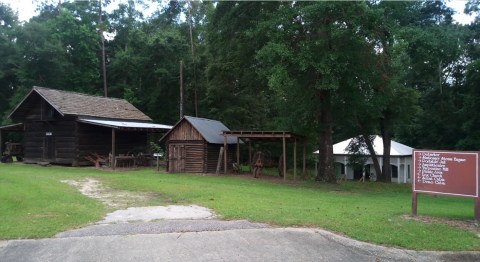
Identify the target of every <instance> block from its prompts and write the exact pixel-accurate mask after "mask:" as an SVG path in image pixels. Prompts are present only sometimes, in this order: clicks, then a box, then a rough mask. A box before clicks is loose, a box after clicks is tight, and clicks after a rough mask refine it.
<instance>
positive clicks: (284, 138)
mask: <svg viewBox="0 0 480 262" xmlns="http://www.w3.org/2000/svg"><path fill="white" fill-rule="evenodd" d="M223 137H224V147H223V148H225V150H226V149H227V139H228V137H236V138H237V163H240V139H242V140H244V141H248V151H249V154H248V155H249V163H251V162H252V160H251V156H252V153H251V152H252V145H251V141H279V142H281V143H282V149H283V150H282V151H283V154H282V163H283V165H282V167H283V170H282V173H283V180H284V181H285V180H286V177H287V176H286V174H287V149H286V147H287V145H286V144H287V142H289V143H293V163H294V166H293V177H294V179H296V177H297V144H298V143H302V144H303V165H302V175H305V170H306V162H305V161H306V145H307V139H306V138H305V137H304V136H301V135H298V134H295V133H292V132H287V131H244V130H238V131H223ZM223 156H224V161H223V163H224V165H225V168H224V170H227V159H226V158H227V152H224V154H223ZM225 173H226V171H225Z"/></svg>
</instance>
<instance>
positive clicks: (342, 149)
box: [314, 136, 413, 156]
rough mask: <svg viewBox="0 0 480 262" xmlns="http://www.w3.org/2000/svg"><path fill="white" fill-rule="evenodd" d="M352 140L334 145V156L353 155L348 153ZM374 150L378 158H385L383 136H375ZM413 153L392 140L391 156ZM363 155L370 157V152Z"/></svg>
mask: <svg viewBox="0 0 480 262" xmlns="http://www.w3.org/2000/svg"><path fill="white" fill-rule="evenodd" d="M352 139H353V138H350V139H347V140H344V141H342V142H339V143H336V144H334V145H333V154H334V155H351V153H350V152H348V150H347V148H348V146H349V145H350V143H351V141H352ZM373 149H374V150H375V154H376V155H377V156H383V140H382V137H381V136H375V139H374V140H373ZM412 152H413V148H411V147H409V146H406V145H404V144H400V143H398V142H395V141H393V140H392V143H391V146H390V156H411V155H412ZM314 153H315V154H318V150H317V151H315V152H314ZM363 154H365V155H370V152H368V151H366V152H363Z"/></svg>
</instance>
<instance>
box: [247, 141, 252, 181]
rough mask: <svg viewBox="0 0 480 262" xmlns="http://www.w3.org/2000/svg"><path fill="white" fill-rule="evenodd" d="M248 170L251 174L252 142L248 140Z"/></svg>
mask: <svg viewBox="0 0 480 262" xmlns="http://www.w3.org/2000/svg"><path fill="white" fill-rule="evenodd" d="M248 170H249V171H250V173H251V172H252V140H251V139H250V138H249V139H248Z"/></svg>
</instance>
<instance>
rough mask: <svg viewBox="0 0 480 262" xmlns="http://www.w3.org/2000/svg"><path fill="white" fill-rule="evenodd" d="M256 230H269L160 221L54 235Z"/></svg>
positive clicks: (233, 224) (244, 225)
mask: <svg viewBox="0 0 480 262" xmlns="http://www.w3.org/2000/svg"><path fill="white" fill-rule="evenodd" d="M258 228H269V225H267V224H262V223H251V222H248V221H246V220H233V221H222V220H213V219H210V220H162V221H158V222H131V223H121V224H100V225H93V226H89V227H85V228H80V229H76V230H70V231H67V232H62V233H60V234H58V235H56V237H57V238H68V237H86V236H115V235H135V234H163V233H183V232H203V231H224V230H234V229H258Z"/></svg>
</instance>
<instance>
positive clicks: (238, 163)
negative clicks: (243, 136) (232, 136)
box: [237, 136, 240, 169]
mask: <svg viewBox="0 0 480 262" xmlns="http://www.w3.org/2000/svg"><path fill="white" fill-rule="evenodd" d="M237 165H238V168H239V169H240V138H239V137H238V136H237Z"/></svg>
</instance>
